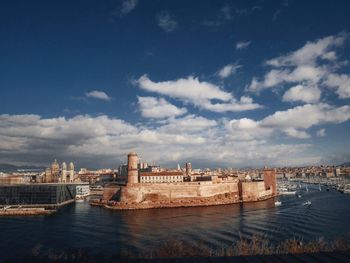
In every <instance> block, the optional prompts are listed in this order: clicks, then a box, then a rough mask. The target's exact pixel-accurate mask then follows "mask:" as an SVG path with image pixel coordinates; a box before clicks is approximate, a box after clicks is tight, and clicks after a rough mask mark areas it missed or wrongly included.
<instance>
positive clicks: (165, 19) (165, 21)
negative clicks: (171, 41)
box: [157, 11, 177, 32]
mask: <svg viewBox="0 0 350 263" xmlns="http://www.w3.org/2000/svg"><path fill="white" fill-rule="evenodd" d="M157 22H158V26H159V27H160V28H161V29H163V30H164V31H165V32H171V31H174V30H175V29H176V27H177V21H176V20H175V18H174V17H173V16H172V15H171V14H170V13H169V12H167V11H162V12H160V13H159V14H158V15H157Z"/></svg>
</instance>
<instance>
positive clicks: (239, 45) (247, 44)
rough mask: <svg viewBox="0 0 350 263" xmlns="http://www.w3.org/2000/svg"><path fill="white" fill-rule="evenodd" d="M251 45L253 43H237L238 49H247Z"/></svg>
mask: <svg viewBox="0 0 350 263" xmlns="http://www.w3.org/2000/svg"><path fill="white" fill-rule="evenodd" d="M250 44H251V41H239V42H237V43H236V49H238V50H240V49H245V48H247V47H248V46H249V45H250Z"/></svg>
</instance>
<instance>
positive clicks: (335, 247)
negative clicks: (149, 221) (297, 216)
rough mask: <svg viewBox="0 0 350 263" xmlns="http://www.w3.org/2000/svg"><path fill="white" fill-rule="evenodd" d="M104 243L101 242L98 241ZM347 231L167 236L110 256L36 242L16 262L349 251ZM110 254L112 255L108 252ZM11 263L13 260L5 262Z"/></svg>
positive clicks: (103, 260) (104, 260) (349, 242)
mask: <svg viewBox="0 0 350 263" xmlns="http://www.w3.org/2000/svg"><path fill="white" fill-rule="evenodd" d="M101 245H103V244H101ZM349 250H350V234H348V235H347V236H345V237H341V238H337V239H334V240H331V241H326V240H325V239H323V238H319V239H317V240H313V241H308V242H305V241H304V240H302V239H297V238H293V239H288V240H284V241H281V242H279V243H272V242H271V241H270V240H269V239H267V238H265V237H260V236H253V237H251V238H244V237H240V239H238V240H237V241H235V242H234V243H233V244H232V245H229V246H227V247H222V248H208V246H206V245H204V243H203V244H201V243H189V242H184V241H181V240H176V239H169V240H168V241H167V242H165V243H164V244H163V245H161V246H159V247H157V248H154V249H150V250H149V251H147V252H143V253H138V254H135V253H132V252H131V251H124V252H121V253H119V254H115V255H113V256H106V255H102V254H95V253H93V249H84V248H81V249H70V250H66V251H63V250H57V249H52V248H48V249H47V248H45V247H43V246H42V245H37V246H36V247H34V248H33V249H32V255H31V256H30V257H28V258H26V259H25V260H24V261H18V262H28V261H30V262H46V261H50V262H52V261H69V262H72V261H74V262H75V261H79V262H80V261H84V262H94V261H95V260H98V261H99V262H115V260H118V261H123V260H129V259H141V258H142V259H155V258H189V257H226V256H254V255H276V254H297V253H318V252H333V251H349ZM110 254H113V251H111V253H110ZM8 262H13V261H8Z"/></svg>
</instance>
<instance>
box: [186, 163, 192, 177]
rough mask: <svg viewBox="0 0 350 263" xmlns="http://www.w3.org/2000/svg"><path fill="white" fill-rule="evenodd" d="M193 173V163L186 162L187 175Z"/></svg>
mask: <svg viewBox="0 0 350 263" xmlns="http://www.w3.org/2000/svg"><path fill="white" fill-rule="evenodd" d="M191 174H192V165H191V163H186V176H191Z"/></svg>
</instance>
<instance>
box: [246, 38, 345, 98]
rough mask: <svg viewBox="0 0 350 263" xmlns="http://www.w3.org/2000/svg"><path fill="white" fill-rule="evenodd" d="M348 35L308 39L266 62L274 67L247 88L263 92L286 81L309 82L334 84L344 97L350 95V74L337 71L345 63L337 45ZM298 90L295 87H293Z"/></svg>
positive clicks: (322, 85) (326, 86) (341, 43)
mask: <svg viewBox="0 0 350 263" xmlns="http://www.w3.org/2000/svg"><path fill="white" fill-rule="evenodd" d="M346 38H347V34H345V33H340V34H338V35H334V36H328V37H324V38H321V39H318V40H316V41H313V42H307V43H306V44H305V45H304V46H303V47H301V48H299V49H298V50H296V51H293V52H289V53H287V54H285V55H281V56H279V57H276V58H273V59H270V60H267V61H266V63H265V65H266V66H268V67H270V69H269V70H268V71H267V72H266V73H265V75H264V77H263V78H262V79H259V78H256V77H253V78H252V81H251V83H250V84H249V85H248V86H247V87H246V90H247V91H251V92H256V93H259V92H260V91H262V90H264V89H275V88H278V87H280V86H281V85H284V84H297V85H305V84H306V85H307V86H318V87H325V88H333V89H335V91H336V93H337V94H338V95H339V97H340V98H348V97H349V95H350V88H349V82H350V81H349V79H350V77H349V76H347V75H344V74H342V75H340V74H337V73H336V72H335V71H336V70H338V69H339V68H341V66H342V65H343V63H342V62H340V61H339V59H338V56H337V53H336V48H338V47H340V46H342V45H343V44H344V42H345V39H346ZM298 89H299V90H300V89H301V88H298ZM296 90H297V89H296V88H295V89H294V90H292V91H294V92H296ZM292 91H291V92H292ZM305 102H309V101H305Z"/></svg>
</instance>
